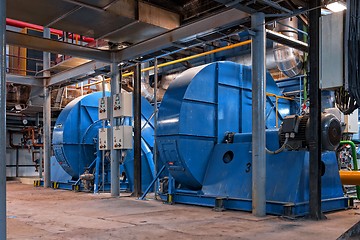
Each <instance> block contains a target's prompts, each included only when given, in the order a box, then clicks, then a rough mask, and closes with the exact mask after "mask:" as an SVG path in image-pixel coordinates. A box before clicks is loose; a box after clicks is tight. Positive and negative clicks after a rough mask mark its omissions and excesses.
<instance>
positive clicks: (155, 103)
mask: <svg viewBox="0 0 360 240" xmlns="http://www.w3.org/2000/svg"><path fill="white" fill-rule="evenodd" d="M158 77H159V76H158V60H157V58H155V59H154V113H155V114H154V148H153V158H154V166H155V176H156V175H157V170H158V158H157V157H158V156H157V144H156V130H157V117H158V106H157V105H158V102H157V88H158ZM156 188H157V182H155V184H154V193H155V198H156V192H157V191H156Z"/></svg>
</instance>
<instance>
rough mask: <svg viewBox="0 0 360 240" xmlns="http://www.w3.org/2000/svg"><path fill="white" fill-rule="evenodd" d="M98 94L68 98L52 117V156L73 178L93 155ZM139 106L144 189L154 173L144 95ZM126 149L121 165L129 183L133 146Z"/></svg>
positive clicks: (150, 126) (151, 126) (151, 128)
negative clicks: (60, 109)
mask: <svg viewBox="0 0 360 240" xmlns="http://www.w3.org/2000/svg"><path fill="white" fill-rule="evenodd" d="M106 96H109V93H108V92H106ZM101 97H102V92H95V93H91V94H88V95H85V96H82V97H79V98H77V99H75V100H73V101H71V102H70V103H69V104H68V105H67V106H66V107H65V108H64V109H63V110H62V112H61V113H60V115H59V117H58V119H57V121H56V124H55V127H54V131H53V141H52V144H53V150H54V156H55V158H56V160H57V162H58V163H59V165H60V166H61V167H62V168H63V169H64V170H65V172H66V173H68V174H69V175H70V176H71V177H72V179H73V180H77V179H78V178H79V176H80V175H81V174H82V173H84V171H85V169H86V168H87V167H89V165H90V164H91V163H92V162H93V161H94V159H95V158H96V148H97V138H98V129H99V128H101V127H102V121H100V120H98V101H99V98H101ZM141 108H142V109H141V110H142V118H141V124H142V127H143V128H142V132H141V134H142V170H143V171H142V172H143V175H142V182H143V189H145V188H146V187H147V186H148V184H149V183H150V182H151V180H152V179H153V174H154V165H153V159H152V153H151V151H152V148H153V142H154V136H153V135H154V123H153V120H152V118H151V116H152V113H153V108H152V106H151V105H150V103H149V102H148V101H147V100H146V99H144V98H143V99H142V101H141ZM148 119H150V121H148ZM126 152H127V153H126V155H125V159H124V163H123V166H124V171H125V173H126V176H127V179H128V181H129V185H130V186H132V185H133V179H134V177H133V175H134V174H133V172H134V167H133V161H134V160H133V155H134V154H133V150H129V151H126ZM55 169H56V168H55ZM55 174H56V173H55ZM57 181H60V180H57ZM130 190H131V189H130Z"/></svg>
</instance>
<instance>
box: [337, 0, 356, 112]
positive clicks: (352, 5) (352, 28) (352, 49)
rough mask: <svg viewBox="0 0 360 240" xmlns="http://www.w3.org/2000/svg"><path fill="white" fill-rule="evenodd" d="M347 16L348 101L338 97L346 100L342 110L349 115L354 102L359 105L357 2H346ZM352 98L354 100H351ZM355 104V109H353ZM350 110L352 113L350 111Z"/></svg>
mask: <svg viewBox="0 0 360 240" xmlns="http://www.w3.org/2000/svg"><path fill="white" fill-rule="evenodd" d="M348 1H349V3H348V6H349V8H348V13H347V14H349V26H348V27H349V36H348V38H347V39H346V40H347V44H348V63H349V64H348V83H349V93H350V99H349V97H347V96H346V95H343V96H340V97H344V99H341V98H340V100H347V103H348V104H346V105H345V108H344V109H343V110H348V111H345V112H347V113H345V114H350V113H351V112H352V111H353V110H355V109H356V108H357V107H358V106H357V104H356V103H355V102H357V103H360V69H359V64H360V2H359V1H358V0H348ZM351 98H354V99H351ZM355 104H356V107H355ZM350 110H352V111H350Z"/></svg>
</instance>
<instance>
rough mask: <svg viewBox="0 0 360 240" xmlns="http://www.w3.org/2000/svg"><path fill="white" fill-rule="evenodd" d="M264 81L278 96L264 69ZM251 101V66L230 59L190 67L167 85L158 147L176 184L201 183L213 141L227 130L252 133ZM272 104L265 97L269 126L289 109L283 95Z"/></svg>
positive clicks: (218, 140)
mask: <svg viewBox="0 0 360 240" xmlns="http://www.w3.org/2000/svg"><path fill="white" fill-rule="evenodd" d="M266 85H267V87H266V91H267V92H268V93H272V94H276V95H282V94H281V92H280V90H279V88H278V87H277V85H276V83H275V81H274V80H273V79H272V77H271V75H270V74H269V73H268V74H267V82H266ZM251 103H252V96H251V68H250V67H246V66H242V65H239V64H236V63H232V62H216V63H211V64H207V65H203V66H199V67H195V68H192V69H189V70H187V71H185V72H183V73H182V74H180V75H179V76H178V77H177V78H176V79H175V80H174V81H173V82H172V83H171V84H170V86H169V88H168V90H167V92H166V93H165V95H164V98H163V101H162V103H161V105H160V108H159V115H158V129H157V146H158V148H159V155H160V159H161V160H162V161H163V162H164V164H166V165H167V168H168V170H169V172H170V173H171V175H172V176H173V177H174V178H175V180H176V181H177V182H178V183H181V184H182V186H184V185H185V186H187V187H188V188H190V189H195V190H197V189H200V188H201V186H202V183H203V179H204V175H205V173H206V168H207V165H208V161H209V160H210V158H211V156H212V154H213V150H214V146H215V144H217V143H222V142H224V141H225V136H226V135H227V133H229V132H234V133H250V132H251V130H252V128H251V111H252V109H251V108H252V107H251ZM275 105H276V104H275V99H274V98H272V99H271V97H270V96H269V97H267V101H266V107H267V111H266V114H267V121H266V125H267V126H266V127H267V128H268V129H272V128H275V125H276V115H278V117H279V118H280V120H281V118H282V117H283V116H285V115H288V114H290V103H289V101H288V100H284V99H278V106H275ZM276 107H277V108H278V113H277V112H276V111H275V110H274V109H275V108H276ZM259 114H260V113H259Z"/></svg>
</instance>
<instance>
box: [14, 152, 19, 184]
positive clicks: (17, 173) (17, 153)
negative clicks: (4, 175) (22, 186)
mask: <svg viewBox="0 0 360 240" xmlns="http://www.w3.org/2000/svg"><path fill="white" fill-rule="evenodd" d="M15 176H16V177H19V148H16V170H15Z"/></svg>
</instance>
